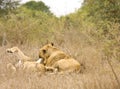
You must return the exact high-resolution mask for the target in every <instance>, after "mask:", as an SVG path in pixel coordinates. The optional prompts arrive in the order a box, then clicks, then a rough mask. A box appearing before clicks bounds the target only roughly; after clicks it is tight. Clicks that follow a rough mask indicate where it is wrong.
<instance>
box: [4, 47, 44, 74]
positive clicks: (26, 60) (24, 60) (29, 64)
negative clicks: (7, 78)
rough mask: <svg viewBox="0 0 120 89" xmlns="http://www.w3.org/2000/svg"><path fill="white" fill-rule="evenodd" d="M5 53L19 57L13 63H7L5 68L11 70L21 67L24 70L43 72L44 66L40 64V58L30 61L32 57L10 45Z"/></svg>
mask: <svg viewBox="0 0 120 89" xmlns="http://www.w3.org/2000/svg"><path fill="white" fill-rule="evenodd" d="M6 51H7V53H11V54H14V55H15V56H17V58H18V59H19V61H18V63H16V64H15V65H13V64H11V63H9V64H7V68H8V69H10V70H13V71H16V70H17V69H23V70H25V71H30V72H33V71H34V72H41V73H43V72H45V66H44V65H43V64H41V61H42V59H38V61H32V58H30V57H28V56H26V55H25V54H24V53H23V52H22V51H21V50H20V49H19V48H18V47H12V48H9V49H7V50H6Z"/></svg>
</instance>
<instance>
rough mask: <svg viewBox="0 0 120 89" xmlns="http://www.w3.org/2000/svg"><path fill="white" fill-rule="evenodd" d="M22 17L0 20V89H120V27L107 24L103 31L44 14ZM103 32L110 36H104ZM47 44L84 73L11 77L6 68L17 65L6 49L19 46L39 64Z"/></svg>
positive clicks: (22, 73) (23, 74)
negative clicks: (67, 55)
mask: <svg viewBox="0 0 120 89" xmlns="http://www.w3.org/2000/svg"><path fill="white" fill-rule="evenodd" d="M21 14H22V15H20V16H19V14H18V15H10V17H9V19H7V20H6V21H5V19H4V20H3V19H2V20H0V44H1V46H0V89H50V88H51V89H119V88H120V86H119V81H120V77H119V73H120V62H119V58H120V50H119V49H120V46H119V43H120V35H119V34H120V31H119V27H120V24H118V23H114V24H113V23H112V24H110V25H109V24H107V25H106V26H105V28H104V26H103V27H100V26H96V25H95V24H92V23H86V22H84V21H80V20H77V22H75V21H76V19H75V20H73V21H71V20H70V19H69V18H68V19H65V18H61V19H57V18H55V17H49V16H46V15H41V14H40V15H39V14H37V15H38V16H37V17H36V18H33V17H30V16H29V18H28V17H27V15H23V13H21ZM78 19H79V18H78ZM78 23H79V24H78ZM97 25H98V24H97ZM101 29H102V30H101ZM104 29H107V33H104V32H101V31H103V30H104ZM108 29H109V30H108ZM4 33H5V35H4ZM46 41H49V42H54V44H55V46H56V47H58V48H60V49H61V50H63V51H64V52H66V53H67V54H69V55H71V56H72V57H74V58H75V59H76V60H78V61H79V62H80V63H81V65H82V73H78V74H76V73H71V74H64V75H60V74H49V73H46V74H44V75H41V76H39V75H38V74H37V73H31V74H28V73H24V72H23V71H18V72H17V73H15V74H12V73H11V71H10V70H8V69H7V68H6V65H7V63H13V64H14V63H16V62H17V59H16V58H15V57H12V55H9V54H7V53H6V51H5V50H6V49H7V48H9V47H12V46H18V47H19V48H20V49H21V50H22V51H23V52H24V53H25V54H26V55H28V56H30V57H32V58H33V60H36V59H38V51H39V48H40V47H42V46H43V45H44V44H45V43H46ZM4 42H6V43H5V44H4ZM2 44H3V45H2ZM117 59H118V60H117ZM108 61H109V62H108ZM113 71H114V72H113Z"/></svg>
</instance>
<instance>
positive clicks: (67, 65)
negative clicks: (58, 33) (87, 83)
mask: <svg viewBox="0 0 120 89" xmlns="http://www.w3.org/2000/svg"><path fill="white" fill-rule="evenodd" d="M39 58H42V59H43V64H44V65H45V66H46V68H47V69H48V70H49V69H53V68H54V70H56V69H57V72H69V73H70V72H74V71H77V72H80V63H79V62H78V61H77V60H75V59H74V58H72V57H71V56H69V55H67V54H66V53H65V52H63V51H61V50H60V49H58V48H56V47H55V46H54V44H53V43H50V44H47V45H45V46H43V47H42V48H40V50H39Z"/></svg>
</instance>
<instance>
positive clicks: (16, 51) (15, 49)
mask: <svg viewBox="0 0 120 89" xmlns="http://www.w3.org/2000/svg"><path fill="white" fill-rule="evenodd" d="M6 51H7V52H8V53H12V54H14V55H15V56H16V57H17V58H18V59H19V61H22V62H24V61H30V60H32V58H30V57H28V56H26V55H25V54H24V53H23V52H22V51H21V50H20V49H19V48H18V47H12V48H9V49H7V50H6Z"/></svg>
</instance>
